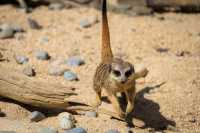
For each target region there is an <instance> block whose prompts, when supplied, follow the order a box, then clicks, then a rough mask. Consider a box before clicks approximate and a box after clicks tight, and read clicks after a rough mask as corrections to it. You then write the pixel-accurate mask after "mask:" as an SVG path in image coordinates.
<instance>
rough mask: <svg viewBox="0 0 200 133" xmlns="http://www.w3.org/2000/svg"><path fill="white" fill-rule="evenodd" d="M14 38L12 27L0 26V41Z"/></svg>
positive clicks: (7, 25)
mask: <svg viewBox="0 0 200 133" xmlns="http://www.w3.org/2000/svg"><path fill="white" fill-rule="evenodd" d="M12 37H14V30H13V27H12V26H11V25H9V24H3V25H1V26H0V39H6V38H12Z"/></svg>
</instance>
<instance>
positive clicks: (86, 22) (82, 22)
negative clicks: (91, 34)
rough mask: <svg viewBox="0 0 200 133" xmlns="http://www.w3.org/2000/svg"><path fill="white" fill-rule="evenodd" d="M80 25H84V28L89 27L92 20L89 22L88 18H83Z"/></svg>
mask: <svg viewBox="0 0 200 133" xmlns="http://www.w3.org/2000/svg"><path fill="white" fill-rule="evenodd" d="M79 25H80V26H81V27H82V28H89V27H91V25H92V24H91V22H89V20H88V19H82V20H81V21H80V22H79Z"/></svg>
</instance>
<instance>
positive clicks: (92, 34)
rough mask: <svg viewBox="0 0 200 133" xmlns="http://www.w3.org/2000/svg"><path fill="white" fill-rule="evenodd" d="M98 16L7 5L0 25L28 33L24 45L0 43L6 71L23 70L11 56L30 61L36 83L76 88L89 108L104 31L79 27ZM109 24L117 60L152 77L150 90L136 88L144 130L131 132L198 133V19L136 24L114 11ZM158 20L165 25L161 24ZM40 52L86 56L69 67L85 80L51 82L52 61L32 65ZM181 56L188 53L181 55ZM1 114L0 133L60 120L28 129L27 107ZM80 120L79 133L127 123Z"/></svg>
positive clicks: (137, 19) (7, 106) (30, 132)
mask: <svg viewBox="0 0 200 133" xmlns="http://www.w3.org/2000/svg"><path fill="white" fill-rule="evenodd" d="M94 16H98V17H99V18H100V13H99V12H98V11H97V10H95V9H92V8H84V7H82V8H72V9H65V10H62V11H49V10H48V8H47V7H45V6H42V7H38V8H36V9H35V10H34V12H32V13H30V14H24V13H23V12H22V11H20V10H18V9H16V8H14V7H12V6H10V5H4V6H0V23H16V24H19V25H21V26H22V27H23V28H24V29H25V31H26V32H25V33H20V34H22V35H23V36H24V38H23V39H21V40H17V39H15V38H13V39H5V40H0V51H1V52H2V53H3V55H4V56H5V57H7V58H8V59H9V60H10V62H1V64H2V65H5V66H7V67H10V68H13V69H14V68H15V69H17V70H19V71H22V69H23V68H24V65H18V64H17V63H16V62H15V60H14V59H13V55H14V54H22V55H26V56H27V57H29V58H30V61H29V63H28V64H30V65H32V66H34V68H35V69H36V73H37V76H36V77H34V78H36V79H38V80H47V81H48V82H54V81H55V80H56V82H59V83H60V84H63V85H66V86H67V85H70V86H71V85H72V86H75V87H76V88H78V91H80V92H81V94H82V96H81V97H82V98H83V99H84V100H85V101H86V102H90V101H91V100H92V98H93V96H94V95H93V91H92V76H93V74H94V70H95V68H96V66H97V65H98V63H99V62H100V28H101V24H100V23H97V24H95V25H92V26H91V27H90V28H86V29H84V28H81V27H80V25H79V21H80V20H81V19H84V18H90V17H94ZM28 17H31V18H33V19H35V20H37V21H38V23H39V24H41V25H42V26H43V29H42V30H33V29H31V28H30V27H29V26H28V23H27V18H28ZM108 17H109V24H110V32H111V42H112V48H113V52H114V53H115V55H120V56H122V58H123V59H126V60H129V61H130V62H132V63H133V64H143V65H144V66H146V67H147V68H148V69H149V71H150V73H149V75H148V76H147V78H146V83H145V84H140V85H137V92H138V96H137V97H138V98H137V100H136V109H135V112H134V113H135V117H137V118H140V119H142V120H144V121H145V122H146V124H147V128H145V129H137V128H133V129H132V130H133V131H134V132H136V133H146V132H147V133H148V132H154V131H152V130H153V129H155V130H163V129H166V127H167V126H169V125H173V126H175V127H176V129H175V130H177V131H172V130H164V132H167V133H168V132H181V133H200V84H199V83H200V76H199V73H200V62H199V61H200V54H199V53H200V45H199V44H200V35H199V33H200V26H199V24H200V23H199V20H200V15H199V14H176V13H165V14H155V15H154V16H134V17H133V16H131V15H130V14H129V15H128V14H123V13H114V12H109V14H108ZM160 17H164V18H165V19H164V20H160V19H159V18H160ZM43 37H47V38H48V39H49V42H47V43H45V44H44V43H41V38H43ZM157 48H167V49H169V51H168V52H162V53H160V52H157V51H156V49H157ZM38 49H42V50H46V51H48V52H49V54H50V55H51V57H53V58H58V57H62V58H65V59H67V58H68V57H69V56H70V55H74V54H78V55H80V56H81V57H83V58H84V60H85V61H86V64H85V65H83V66H81V67H78V68H70V69H72V70H73V71H74V72H76V73H77V74H78V76H79V78H80V81H78V82H70V81H65V80H64V79H63V77H53V76H49V75H48V69H47V67H48V66H49V62H48V61H38V60H37V59H36V58H35V55H34V52H35V51H36V50H38ZM181 51H188V52H190V54H188V55H187V54H186V55H185V56H181V57H180V56H177V55H176V54H177V53H178V52H181ZM8 89H9V88H8ZM0 108H1V109H2V111H3V112H4V113H5V114H6V117H1V118H0V129H1V130H15V131H17V132H18V133H22V132H23V133H35V132H36V129H37V128H36V127H38V126H52V127H56V128H58V127H59V126H58V122H57V118H56V115H55V116H51V117H50V116H49V117H48V118H46V119H45V120H42V121H41V122H38V123H29V122H28V121H27V116H28V114H29V113H30V112H29V111H28V110H26V109H24V108H23V107H20V106H19V105H15V104H11V103H7V102H5V101H2V102H0ZM76 120H77V124H76V125H77V127H79V126H81V127H84V128H85V129H87V130H88V133H103V132H104V131H106V130H108V129H118V130H119V131H121V132H122V133H126V130H127V127H126V126H125V124H124V123H123V122H120V121H118V120H113V119H110V118H109V117H108V116H104V115H100V116H99V117H98V118H88V117H85V116H76ZM16 123H17V124H16ZM59 131H60V132H61V133H62V131H61V130H59Z"/></svg>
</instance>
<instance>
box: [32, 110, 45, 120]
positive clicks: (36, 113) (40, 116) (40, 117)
mask: <svg viewBox="0 0 200 133" xmlns="http://www.w3.org/2000/svg"><path fill="white" fill-rule="evenodd" d="M29 118H30V120H31V121H32V122H38V121H41V120H43V119H44V118H45V115H44V114H43V113H41V112H39V111H33V112H32V113H31V114H30V116H29Z"/></svg>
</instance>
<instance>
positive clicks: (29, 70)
mask: <svg viewBox="0 0 200 133" xmlns="http://www.w3.org/2000/svg"><path fill="white" fill-rule="evenodd" d="M23 73H24V74H25V75H27V76H29V77H33V76H35V70H34V69H33V68H32V67H31V66H27V67H25V68H24V69H23Z"/></svg>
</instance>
